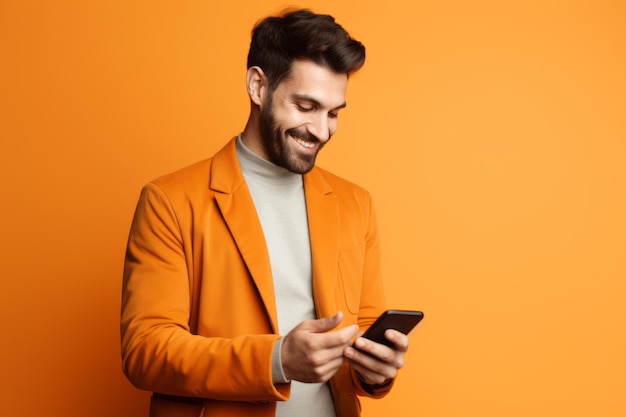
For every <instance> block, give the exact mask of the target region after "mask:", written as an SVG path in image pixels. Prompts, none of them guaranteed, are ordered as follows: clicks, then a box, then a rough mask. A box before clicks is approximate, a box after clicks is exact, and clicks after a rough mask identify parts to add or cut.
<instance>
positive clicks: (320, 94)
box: [276, 60, 348, 108]
mask: <svg viewBox="0 0 626 417" xmlns="http://www.w3.org/2000/svg"><path fill="white" fill-rule="evenodd" d="M347 86H348V75H347V74H338V73H336V72H333V71H332V70H330V69H328V68H326V67H324V66H321V65H318V64H316V63H314V62H312V61H302V60H296V61H294V62H293V64H292V66H291V72H290V75H289V77H287V78H286V79H285V80H284V81H283V82H281V83H280V84H279V85H278V87H277V88H276V93H278V94H279V95H282V96H285V97H286V98H289V97H295V96H306V97H310V98H311V99H313V100H316V101H317V102H319V103H321V104H322V105H324V106H327V107H329V108H335V107H338V106H341V105H343V104H344V103H345V99H346V88H347Z"/></svg>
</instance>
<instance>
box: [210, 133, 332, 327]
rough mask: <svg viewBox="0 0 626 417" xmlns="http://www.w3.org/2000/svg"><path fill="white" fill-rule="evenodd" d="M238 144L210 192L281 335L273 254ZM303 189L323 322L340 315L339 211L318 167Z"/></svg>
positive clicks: (218, 166)
mask: <svg viewBox="0 0 626 417" xmlns="http://www.w3.org/2000/svg"><path fill="white" fill-rule="evenodd" d="M236 141H237V138H233V139H232V140H230V141H229V142H228V143H227V144H226V145H225V146H224V147H223V148H222V149H221V150H220V151H219V152H218V153H217V154H215V156H214V157H213V161H212V165H211V179H210V188H211V189H212V190H213V191H215V192H216V193H215V200H216V202H217V204H218V206H219V208H220V211H221V213H222V215H223V216H224V220H225V221H226V224H227V225H228V228H229V230H230V232H231V234H232V236H233V238H234V239H235V242H236V244H237V247H238V248H239V251H240V253H241V256H242V257H243V260H244V262H245V263H246V266H247V267H248V270H249V271H250V275H251V276H252V279H253V280H254V282H255V285H256V287H257V289H258V291H259V293H260V295H261V298H262V299H263V302H264V304H265V308H266V311H267V314H268V316H269V318H270V320H271V323H272V326H273V328H274V330H275V331H277V330H278V320H277V313H276V298H275V294H274V283H273V280H272V269H271V266H270V260H269V254H268V252H267V245H266V243H265V236H264V234H263V228H262V226H261V222H260V221H259V218H258V215H257V212H256V208H255V206H254V202H253V200H252V196H251V195H250V191H249V190H248V186H247V185H246V182H245V180H244V177H243V174H242V172H241V168H240V166H239V161H238V160H237V152H236ZM304 190H305V198H306V205H307V216H308V221H309V236H310V241H311V257H312V265H313V297H314V301H315V306H316V309H317V314H318V316H319V317H325V316H329V315H333V314H335V313H336V304H335V298H334V294H335V292H334V288H335V281H336V276H337V256H338V247H339V213H338V206H337V202H336V199H335V196H334V194H333V189H332V186H331V185H330V184H329V183H328V181H327V180H326V179H325V178H324V175H323V171H322V170H320V169H319V168H317V167H314V168H313V169H312V170H311V172H309V173H307V174H305V175H304Z"/></svg>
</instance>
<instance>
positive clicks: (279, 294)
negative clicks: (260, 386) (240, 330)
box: [237, 135, 336, 417]
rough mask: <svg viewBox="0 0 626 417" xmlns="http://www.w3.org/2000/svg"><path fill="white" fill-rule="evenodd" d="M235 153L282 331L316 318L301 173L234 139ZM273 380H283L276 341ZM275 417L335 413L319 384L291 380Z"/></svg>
mask: <svg viewBox="0 0 626 417" xmlns="http://www.w3.org/2000/svg"><path fill="white" fill-rule="evenodd" d="M237 157H238V159H239V165H240V166H241V170H242V172H243V176H244V179H245V180H246V184H247V185H248V189H249V190H250V194H251V195H252V200H253V201H254V205H255V207H256V211H257V214H258V216H259V220H260V221H261V226H262V227H263V233H264V235H265V243H266V245H267V249H268V252H269V257H270V264H271V267H272V277H273V280H274V292H275V295H276V310H277V313H278V331H279V334H280V335H283V336H284V335H286V334H287V333H289V331H291V329H293V328H294V327H295V326H296V325H297V324H299V323H300V322H301V321H303V320H312V319H315V318H316V314H315V305H314V304H313V290H312V283H311V280H312V278H311V245H310V241H309V227H308V220H307V212H306V201H305V197H304V184H303V182H302V175H300V174H295V173H293V172H290V171H288V170H286V169H285V168H282V167H279V166H277V165H275V164H273V163H271V162H269V161H267V160H265V159H263V158H261V157H259V156H258V155H256V154H255V153H253V152H252V151H250V150H249V149H248V148H246V147H245V145H244V144H243V142H242V141H241V135H239V138H238V139H237ZM273 365H274V366H273V372H274V375H273V377H274V381H275V382H288V381H287V380H286V379H285V376H284V373H283V370H282V365H281V363H280V344H278V343H277V349H275V355H274V363H273ZM276 415H277V416H278V417H286V416H290V417H291V416H298V417H336V414H335V408H334V405H333V401H332V396H331V393H330V387H329V386H328V384H327V383H325V384H304V383H300V382H297V381H292V382H291V397H290V399H289V401H286V402H279V403H278V408H277V412H276Z"/></svg>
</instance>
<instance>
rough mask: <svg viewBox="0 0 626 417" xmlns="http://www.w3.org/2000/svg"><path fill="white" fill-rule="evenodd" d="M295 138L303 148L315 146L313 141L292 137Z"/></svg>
mask: <svg viewBox="0 0 626 417" xmlns="http://www.w3.org/2000/svg"><path fill="white" fill-rule="evenodd" d="M294 139H295V140H296V142H298V143H299V144H300V145H302V146H304V147H305V148H313V147H315V143H313V142H306V141H305V140H304V139H300V138H294Z"/></svg>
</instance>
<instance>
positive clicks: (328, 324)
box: [309, 311, 343, 333]
mask: <svg viewBox="0 0 626 417" xmlns="http://www.w3.org/2000/svg"><path fill="white" fill-rule="evenodd" d="M342 320H343V313H342V312H341V311H338V312H337V313H336V314H335V315H334V316H330V317H324V318H321V319H317V320H311V321H310V322H309V324H310V327H309V329H310V330H311V331H312V332H314V333H325V332H328V331H330V330H332V329H334V328H335V327H337V326H339V324H340V323H341V321H342Z"/></svg>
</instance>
